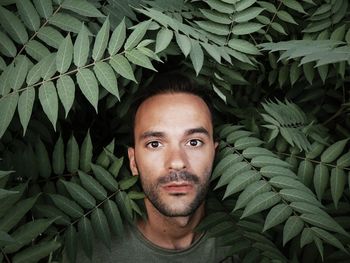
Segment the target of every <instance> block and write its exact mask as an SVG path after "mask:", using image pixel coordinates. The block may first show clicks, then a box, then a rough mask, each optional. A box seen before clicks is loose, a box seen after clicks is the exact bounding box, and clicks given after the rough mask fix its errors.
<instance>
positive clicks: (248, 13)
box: [234, 1, 264, 23]
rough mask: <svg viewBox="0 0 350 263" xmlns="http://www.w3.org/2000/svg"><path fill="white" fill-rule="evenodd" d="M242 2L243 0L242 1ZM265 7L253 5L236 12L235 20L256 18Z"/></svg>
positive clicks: (241, 20) (243, 20)
mask: <svg viewBox="0 0 350 263" xmlns="http://www.w3.org/2000/svg"><path fill="white" fill-rule="evenodd" d="M240 2H242V1H240ZM263 10H264V9H263V8H260V7H251V8H248V9H246V10H244V11H242V12H239V13H236V14H235V15H234V21H235V22H236V23H243V22H248V21H249V20H252V19H254V18H256V17H257V16H258V15H259V14H260V13H261V12H262V11H263Z"/></svg>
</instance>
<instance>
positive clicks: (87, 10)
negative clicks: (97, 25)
mask: <svg viewBox="0 0 350 263" xmlns="http://www.w3.org/2000/svg"><path fill="white" fill-rule="evenodd" d="M61 7H62V8H64V9H68V10H70V11H73V12H75V13H77V14H79V15H82V16H87V17H104V15H103V14H102V13H101V12H100V11H99V10H98V9H97V8H96V7H95V6H94V5H93V4H92V3H90V2H88V1H86V0H64V1H63V2H62V5H61Z"/></svg>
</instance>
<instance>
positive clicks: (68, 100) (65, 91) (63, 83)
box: [57, 75, 75, 118]
mask: <svg viewBox="0 0 350 263" xmlns="http://www.w3.org/2000/svg"><path fill="white" fill-rule="evenodd" d="M57 91H58V96H59V98H60V100H61V102H62V104H63V107H64V110H65V112H66V118H67V116H68V113H69V111H70V109H71V108H72V105H73V102H74V97H75V84H74V81H73V80H72V78H71V77H70V76H69V75H64V76H61V77H60V78H59V79H58V80H57Z"/></svg>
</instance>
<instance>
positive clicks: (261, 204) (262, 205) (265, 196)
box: [241, 192, 281, 219]
mask: <svg viewBox="0 0 350 263" xmlns="http://www.w3.org/2000/svg"><path fill="white" fill-rule="evenodd" d="M280 201H281V197H280V196H279V195H278V193H274V192H265V193H261V194H259V195H257V196H255V197H254V198H253V199H252V200H251V201H249V202H248V203H247V205H246V207H245V209H244V211H243V214H242V216H241V219H242V218H244V217H248V216H250V215H253V214H255V213H259V212H261V211H263V210H265V209H268V208H270V207H271V206H274V205H275V204H277V203H278V202H280Z"/></svg>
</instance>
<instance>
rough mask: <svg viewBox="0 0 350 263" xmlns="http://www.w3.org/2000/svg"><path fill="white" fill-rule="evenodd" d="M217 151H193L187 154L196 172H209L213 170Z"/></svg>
mask: <svg viewBox="0 0 350 263" xmlns="http://www.w3.org/2000/svg"><path fill="white" fill-rule="evenodd" d="M214 154H215V151H214V150H213V149H211V148H208V149H207V150H205V151H191V152H189V153H188V154H187V157H188V161H189V163H190V164H191V167H192V168H193V169H196V170H201V171H203V170H207V169H208V168H211V166H212V163H213V160H214Z"/></svg>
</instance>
